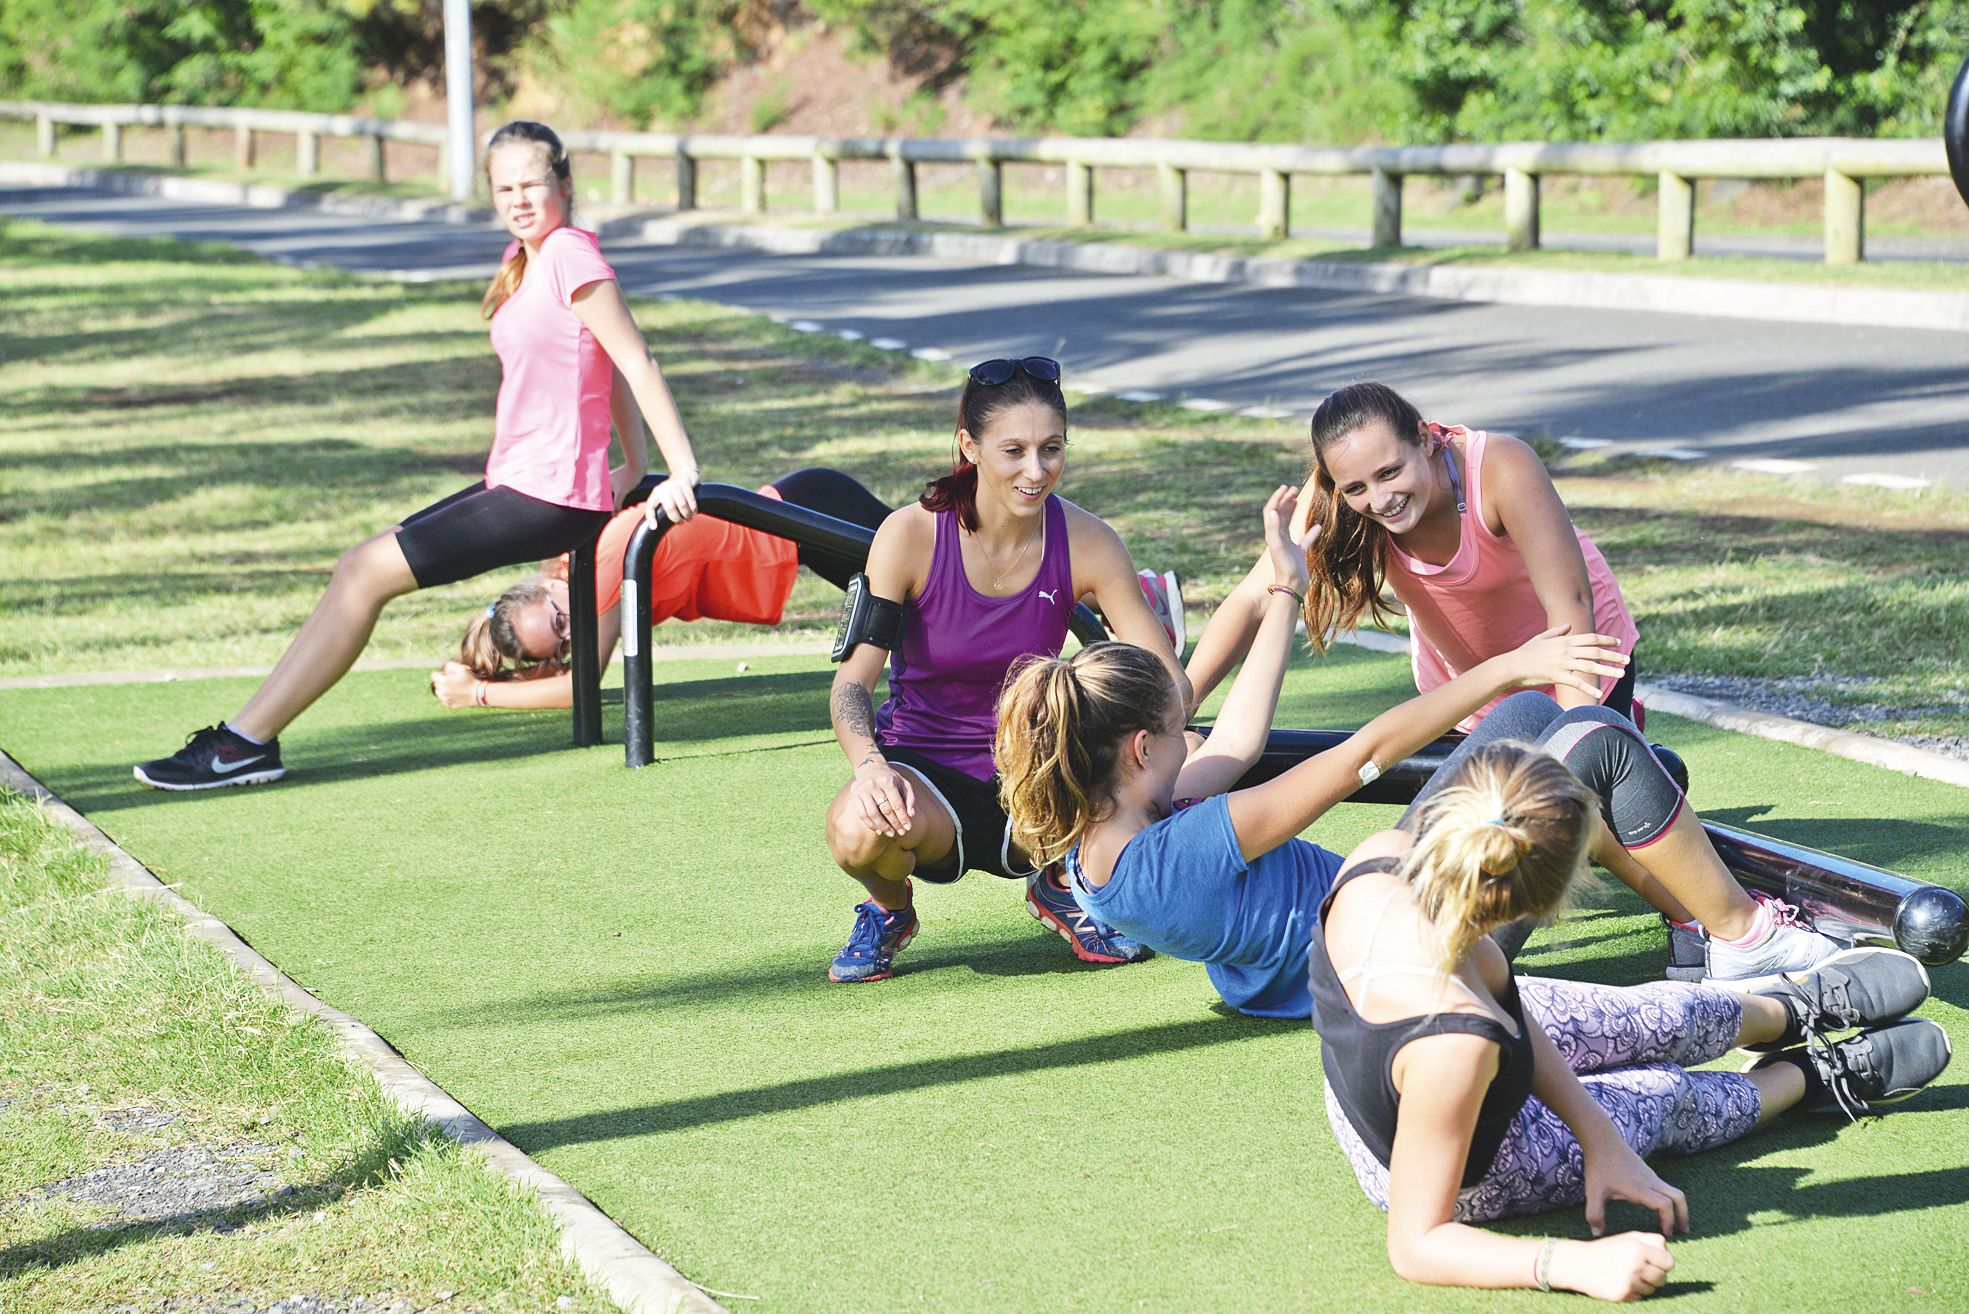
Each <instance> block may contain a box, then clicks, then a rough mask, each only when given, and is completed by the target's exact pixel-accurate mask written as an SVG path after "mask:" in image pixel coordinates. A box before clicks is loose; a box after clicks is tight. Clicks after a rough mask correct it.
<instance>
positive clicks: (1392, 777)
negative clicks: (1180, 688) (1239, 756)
mask: <svg viewBox="0 0 1969 1314" xmlns="http://www.w3.org/2000/svg"><path fill="white" fill-rule="evenodd" d="M1190 728H1191V729H1192V730H1195V731H1196V732H1197V733H1199V734H1202V735H1206V736H1207V735H1208V734H1209V733H1210V727H1209V726H1207V725H1195V726H1191V727H1190ZM1352 733H1353V731H1351V730H1274V731H1272V732H1271V734H1270V735H1269V736H1267V737H1266V740H1265V751H1264V752H1263V753H1262V754H1261V755H1260V756H1259V758H1258V761H1257V763H1256V764H1255V765H1254V766H1252V768H1251V770H1249V771H1247V772H1245V773H1244V777H1243V778H1242V779H1241V780H1239V781H1238V782H1237V783H1238V788H1240V789H1243V788H1246V787H1248V786H1251V785H1259V784H1263V783H1264V782H1265V781H1267V780H1271V779H1273V778H1274V777H1276V776H1282V775H1284V774H1285V773H1286V772H1287V771H1289V770H1291V769H1292V768H1293V767H1295V766H1297V765H1299V764H1300V763H1301V762H1304V761H1305V760H1306V759H1307V758H1309V757H1313V756H1316V755H1317V754H1320V753H1324V752H1325V751H1326V750H1328V749H1329V748H1338V747H1339V746H1340V745H1341V744H1343V743H1345V742H1346V741H1347V738H1348V736H1349V735H1351V734H1352ZM1462 742H1463V736H1461V735H1445V736H1444V737H1442V738H1441V739H1438V740H1436V741H1435V742H1434V743H1432V744H1430V745H1428V746H1427V747H1426V748H1423V749H1421V750H1420V751H1419V752H1416V753H1415V754H1413V755H1411V756H1410V757H1407V758H1405V759H1403V760H1402V761H1400V762H1397V763H1395V765H1393V766H1392V767H1387V768H1385V769H1384V770H1383V771H1382V772H1381V775H1380V777H1379V778H1378V779H1377V780H1375V781H1374V783H1372V784H1369V785H1363V786H1361V787H1360V788H1359V789H1357V790H1355V791H1354V792H1353V793H1352V794H1350V795H1349V796H1348V800H1347V801H1348V802H1350V803H1400V804H1408V803H1412V802H1414V801H1415V796H1416V794H1418V793H1420V792H1421V789H1422V786H1423V785H1425V784H1427V783H1428V782H1429V777H1430V776H1433V775H1435V774H1436V772H1437V771H1439V770H1441V769H1442V765H1443V763H1444V762H1446V761H1448V760H1449V755H1450V754H1451V753H1453V752H1455V751H1456V746H1457V745H1458V744H1460V743H1462ZM1649 747H1650V748H1652V749H1653V750H1654V755H1655V757H1656V758H1657V759H1659V760H1660V762H1661V765H1662V766H1663V768H1665V769H1666V770H1667V772H1668V774H1669V775H1670V776H1671V777H1673V778H1674V781H1675V783H1676V785H1677V786H1679V787H1680V788H1681V789H1683V790H1684V791H1686V790H1687V789H1688V787H1689V767H1688V764H1687V763H1686V762H1684V761H1683V760H1682V758H1681V756H1680V755H1679V754H1677V753H1675V752H1674V751H1673V750H1671V749H1667V748H1663V747H1662V746H1661V745H1660V744H1651V745H1649Z"/></svg>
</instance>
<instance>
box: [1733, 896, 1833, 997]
mask: <svg viewBox="0 0 1969 1314" xmlns="http://www.w3.org/2000/svg"><path fill="white" fill-rule="evenodd" d="M1750 897H1751V898H1753V899H1755V900H1756V901H1757V921H1756V924H1755V925H1753V926H1752V927H1751V931H1750V934H1749V935H1747V936H1745V937H1744V938H1743V939H1741V940H1736V941H1730V940H1725V939H1722V938H1721V937H1719V936H1716V935H1711V936H1710V937H1709V939H1708V941H1707V948H1708V951H1709V963H1708V971H1707V973H1706V975H1707V977H1708V979H1709V980H1711V981H1717V982H1723V981H1728V982H1733V983H1736V984H1745V983H1747V982H1750V981H1756V980H1761V979H1763V978H1766V977H1771V976H1776V975H1778V974H1779V973H1782V972H1805V971H1809V970H1811V969H1812V968H1814V967H1816V966H1818V964H1820V963H1821V962H1823V961H1825V960H1826V959H1828V958H1830V957H1832V956H1833V955H1834V954H1836V953H1838V952H1840V951H1841V950H1842V949H1844V948H1846V946H1845V945H1843V944H1841V943H1839V941H1837V940H1833V939H1830V938H1828V937H1826V936H1823V935H1820V934H1819V933H1818V932H1817V931H1814V930H1813V929H1811V928H1810V927H1809V926H1807V925H1805V923H1804V921H1803V920H1802V919H1801V918H1800V917H1799V915H1798V908H1797V906H1796V905H1794V904H1789V903H1786V902H1785V901H1784V900H1782V899H1780V898H1778V897H1777V896H1776V895H1775V894H1766V893H1765V892H1764V891H1762V890H1752V891H1750Z"/></svg>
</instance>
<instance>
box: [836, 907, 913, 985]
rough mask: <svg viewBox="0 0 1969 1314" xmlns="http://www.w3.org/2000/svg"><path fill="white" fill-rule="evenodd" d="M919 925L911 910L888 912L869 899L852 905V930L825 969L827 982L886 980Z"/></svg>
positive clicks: (891, 973) (892, 972)
mask: <svg viewBox="0 0 1969 1314" xmlns="http://www.w3.org/2000/svg"><path fill="white" fill-rule="evenodd" d="M921 926H922V923H921V922H920V921H918V920H917V917H916V909H915V907H914V906H913V905H912V906H911V907H908V908H904V909H901V910H900V911H896V912H892V911H890V910H889V909H887V908H884V907H883V906H882V905H881V904H879V903H877V902H875V900H873V899H869V900H867V901H865V902H863V903H858V904H856V905H855V929H854V930H852V931H850V932H849V933H848V943H847V944H845V945H843V946H841V952H840V953H838V954H836V955H835V956H834V966H832V967H830V968H828V969H827V979H828V980H830V981H886V980H888V979H889V977H891V976H893V975H894V974H895V972H894V968H893V966H892V964H894V962H895V958H896V955H897V954H898V953H900V952H901V951H902V950H903V949H904V948H905V947H906V946H907V945H908V944H909V942H910V941H911V940H913V939H915V938H916V932H917V930H918V929H919V928H920V927H921Z"/></svg>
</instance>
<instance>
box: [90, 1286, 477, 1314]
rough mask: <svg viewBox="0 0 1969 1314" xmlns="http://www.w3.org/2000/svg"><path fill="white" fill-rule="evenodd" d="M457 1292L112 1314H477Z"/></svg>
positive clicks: (232, 1300) (224, 1300)
mask: <svg viewBox="0 0 1969 1314" xmlns="http://www.w3.org/2000/svg"><path fill="white" fill-rule="evenodd" d="M455 1294H456V1293H455V1292H450V1291H440V1292H438V1293H437V1294H436V1295H435V1296H430V1297H426V1298H424V1299H422V1300H413V1299H411V1298H409V1297H408V1296H393V1295H389V1294H387V1293H386V1294H383V1295H375V1296H351V1295H348V1294H346V1293H344V1294H342V1295H334V1296H331V1295H324V1294H322V1293H320V1292H312V1291H310V1292H302V1293H300V1294H298V1295H292V1296H282V1297H280V1298H279V1299H278V1300H274V1301H272V1302H271V1303H269V1302H268V1301H267V1298H266V1297H264V1296H260V1297H252V1296H226V1297H220V1298H200V1299H194V1300H179V1299H177V1298H176V1297H173V1298H171V1299H169V1300H162V1301H159V1302H157V1303H156V1304H154V1305H118V1306H116V1307H115V1308H113V1309H112V1310H110V1311H109V1314H424V1312H426V1311H428V1312H429V1314H475V1311H477V1309H478V1307H477V1306H475V1305H474V1306H469V1307H460V1306H457V1305H453V1304H451V1303H449V1302H450V1301H451V1299H452V1297H453V1296H454V1295H455Z"/></svg>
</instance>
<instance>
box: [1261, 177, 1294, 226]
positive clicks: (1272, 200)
mask: <svg viewBox="0 0 1969 1314" xmlns="http://www.w3.org/2000/svg"><path fill="white" fill-rule="evenodd" d="M1291 231H1292V179H1291V178H1290V177H1288V176H1287V175H1286V174H1285V173H1284V172H1283V171H1282V170H1279V169H1266V170H1265V171H1264V172H1263V173H1261V174H1259V175H1258V236H1260V237H1265V238H1271V239H1273V240H1276V239H1278V238H1281V237H1284V236H1285V235H1286V234H1287V233H1289V232H1291Z"/></svg>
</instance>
